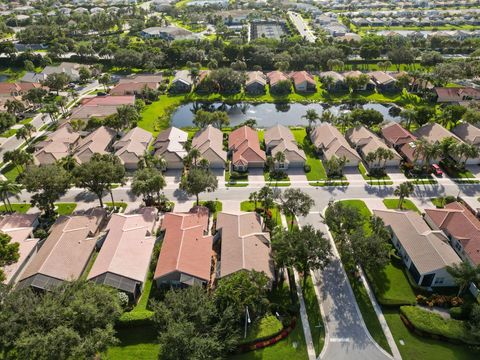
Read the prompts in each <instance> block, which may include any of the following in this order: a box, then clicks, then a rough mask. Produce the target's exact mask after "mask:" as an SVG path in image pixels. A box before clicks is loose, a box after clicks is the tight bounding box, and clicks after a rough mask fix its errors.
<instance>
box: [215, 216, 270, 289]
mask: <svg viewBox="0 0 480 360" xmlns="http://www.w3.org/2000/svg"><path fill="white" fill-rule="evenodd" d="M215 237H216V239H215V240H216V241H217V246H218V247H219V248H220V256H219V259H218V261H217V271H216V273H217V277H218V278H223V277H225V276H228V275H231V274H233V273H236V272H237V271H241V270H247V271H250V270H255V271H258V272H263V273H265V275H267V277H268V278H269V279H271V280H273V278H274V272H275V270H274V265H273V260H272V248H271V244H270V234H269V233H268V232H265V231H263V224H262V218H261V216H260V215H259V214H257V213H255V212H233V213H227V212H221V213H219V214H218V217H217V234H216V236H215Z"/></svg>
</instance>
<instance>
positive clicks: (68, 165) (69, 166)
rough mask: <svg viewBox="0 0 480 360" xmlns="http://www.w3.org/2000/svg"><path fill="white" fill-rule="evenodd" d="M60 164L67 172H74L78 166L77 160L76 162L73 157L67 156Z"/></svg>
mask: <svg viewBox="0 0 480 360" xmlns="http://www.w3.org/2000/svg"><path fill="white" fill-rule="evenodd" d="M58 164H59V165H60V166H62V167H63V168H64V169H65V170H67V171H72V170H73V169H74V168H75V167H76V166H77V165H78V163H77V160H75V158H74V157H73V155H67V156H65V157H64V158H62V159H60V160H58Z"/></svg>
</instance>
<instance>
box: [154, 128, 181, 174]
mask: <svg viewBox="0 0 480 360" xmlns="http://www.w3.org/2000/svg"><path fill="white" fill-rule="evenodd" d="M187 140H188V133H187V132H185V131H182V130H180V129H178V128H176V127H170V128H168V129H166V130H163V131H161V132H160V133H159V134H158V136H157V139H156V140H155V142H154V143H153V148H154V153H155V156H157V157H162V158H164V159H165V161H166V162H167V169H182V168H183V158H184V157H185V156H186V155H187V151H186V150H185V147H184V146H185V144H186V143H187Z"/></svg>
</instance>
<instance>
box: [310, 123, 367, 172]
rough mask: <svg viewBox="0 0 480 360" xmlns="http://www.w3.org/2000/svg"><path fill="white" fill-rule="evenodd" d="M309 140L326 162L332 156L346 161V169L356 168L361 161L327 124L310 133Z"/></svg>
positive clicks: (339, 134)
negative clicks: (343, 158)
mask: <svg viewBox="0 0 480 360" xmlns="http://www.w3.org/2000/svg"><path fill="white" fill-rule="evenodd" d="M310 140H311V141H312V144H313V145H314V146H315V148H316V150H317V151H319V152H320V153H321V154H322V155H323V157H324V158H325V159H326V160H330V159H331V158H333V157H334V156H335V157H337V158H342V157H345V158H346V159H347V163H346V164H345V166H346V167H357V166H358V164H359V163H360V161H361V158H360V156H359V155H358V154H357V152H356V151H355V150H354V149H353V148H352V147H351V146H350V145H349V143H348V142H347V140H346V139H345V138H344V137H343V135H342V134H341V133H340V131H338V129H337V128H336V127H335V126H333V125H331V124H328V123H322V124H320V125H319V126H317V127H316V128H315V129H314V130H313V131H312V132H311V133H310Z"/></svg>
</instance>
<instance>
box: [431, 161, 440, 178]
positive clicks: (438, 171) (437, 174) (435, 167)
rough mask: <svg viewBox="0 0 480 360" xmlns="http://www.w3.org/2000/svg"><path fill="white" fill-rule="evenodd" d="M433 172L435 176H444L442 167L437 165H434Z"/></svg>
mask: <svg viewBox="0 0 480 360" xmlns="http://www.w3.org/2000/svg"><path fill="white" fill-rule="evenodd" d="M432 172H433V173H434V174H435V176H438V177H442V176H443V171H442V169H440V166H438V165H437V164H433V165H432Z"/></svg>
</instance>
